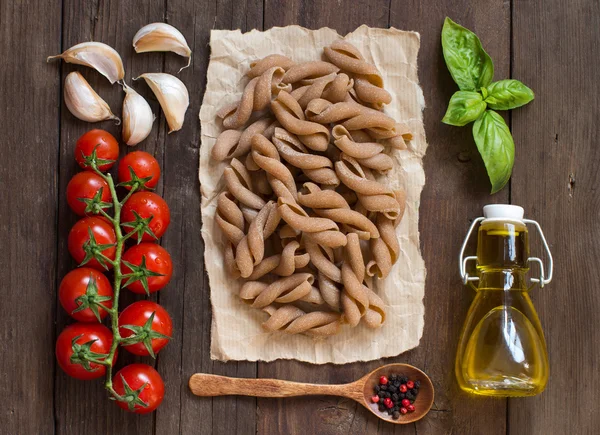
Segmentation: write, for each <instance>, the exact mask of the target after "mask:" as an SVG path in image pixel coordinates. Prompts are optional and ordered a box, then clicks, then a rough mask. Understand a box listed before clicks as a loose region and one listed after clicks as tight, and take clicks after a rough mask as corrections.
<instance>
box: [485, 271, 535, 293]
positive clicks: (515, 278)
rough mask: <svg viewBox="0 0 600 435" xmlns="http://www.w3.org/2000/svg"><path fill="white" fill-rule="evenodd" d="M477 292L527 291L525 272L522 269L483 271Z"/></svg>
mask: <svg viewBox="0 0 600 435" xmlns="http://www.w3.org/2000/svg"><path fill="white" fill-rule="evenodd" d="M477 290H504V291H509V290H512V291H527V279H526V278H525V271H523V270H522V269H506V270H489V271H482V272H481V273H480V275H479V285H478V288H477Z"/></svg>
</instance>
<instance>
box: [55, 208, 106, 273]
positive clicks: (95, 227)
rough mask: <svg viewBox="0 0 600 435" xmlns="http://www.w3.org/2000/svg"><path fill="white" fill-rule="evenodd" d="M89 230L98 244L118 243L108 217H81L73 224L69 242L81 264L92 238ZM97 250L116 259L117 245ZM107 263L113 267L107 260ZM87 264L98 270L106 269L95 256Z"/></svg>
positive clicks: (71, 250) (73, 254) (72, 251)
mask: <svg viewBox="0 0 600 435" xmlns="http://www.w3.org/2000/svg"><path fill="white" fill-rule="evenodd" d="M89 230H91V231H92V235H93V237H94V239H95V241H96V244H97V245H114V244H115V243H117V237H116V235H115V230H114V229H113V226H112V225H111V224H110V223H109V222H108V220H107V219H105V218H103V217H95V216H90V217H84V218H83V219H80V220H79V221H77V222H76V223H75V225H73V228H71V232H70V233H69V239H68V242H67V244H68V248H69V252H70V253H71V256H72V257H73V259H74V260H75V261H76V262H77V263H79V264H81V262H83V260H84V259H85V257H86V252H85V250H84V246H85V245H86V244H87V242H88V241H89V240H90V235H89V233H88V231H89ZM97 250H98V251H99V252H101V253H102V254H103V255H104V256H106V257H108V258H109V259H111V260H114V259H115V251H116V246H111V247H107V248H106V249H104V250H102V251H100V250H99V249H97ZM105 264H106V267H107V268H108V269H111V268H112V265H111V264H109V263H106V262H105ZM82 266H83V265H82ZM85 266H87V267H93V268H94V269H98V270H106V269H105V268H104V267H103V266H102V264H100V263H99V262H98V260H96V259H95V258H92V259H91V260H89V261H87V262H86V263H85Z"/></svg>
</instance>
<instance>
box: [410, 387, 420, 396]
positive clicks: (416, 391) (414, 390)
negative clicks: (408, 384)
mask: <svg viewBox="0 0 600 435" xmlns="http://www.w3.org/2000/svg"><path fill="white" fill-rule="evenodd" d="M410 392H411V393H412V394H413V395H414V396H416V395H417V394H419V391H418V390H417V389H416V388H413V389H412V390H410Z"/></svg>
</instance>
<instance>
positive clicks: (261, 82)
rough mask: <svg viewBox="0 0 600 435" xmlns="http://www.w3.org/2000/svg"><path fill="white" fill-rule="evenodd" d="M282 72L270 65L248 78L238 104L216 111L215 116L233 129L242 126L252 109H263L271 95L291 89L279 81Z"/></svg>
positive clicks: (225, 125)
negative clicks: (258, 74)
mask: <svg viewBox="0 0 600 435" xmlns="http://www.w3.org/2000/svg"><path fill="white" fill-rule="evenodd" d="M284 74H285V71H284V69H283V68H280V67H272V68H269V69H268V70H266V71H265V72H264V73H263V74H262V75H260V76H259V77H255V78H253V79H252V80H250V82H249V83H248V84H247V85H246V88H245V89H244V93H243V94H242V99H241V101H240V103H239V104H238V105H236V106H228V107H226V108H225V109H223V110H220V111H219V112H217V116H219V117H220V118H222V119H223V126H224V127H225V128H233V129H237V128H241V127H243V126H244V125H245V124H246V123H247V122H248V120H249V119H250V116H251V115H252V112H253V111H260V110H263V109H265V108H266V107H267V106H268V105H269V104H270V102H271V97H272V96H273V95H277V94H278V93H279V92H280V91H291V87H290V86H289V85H286V84H283V83H282V82H281V80H282V78H283V76H284Z"/></svg>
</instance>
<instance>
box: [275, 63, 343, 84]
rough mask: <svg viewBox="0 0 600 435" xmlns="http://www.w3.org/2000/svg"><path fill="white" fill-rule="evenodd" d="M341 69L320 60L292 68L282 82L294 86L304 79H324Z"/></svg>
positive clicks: (298, 64)
mask: <svg viewBox="0 0 600 435" xmlns="http://www.w3.org/2000/svg"><path fill="white" fill-rule="evenodd" d="M339 70H340V69H339V68H338V67H337V66H335V65H333V64H331V63H329V62H323V61H320V60H316V61H311V62H303V63H297V64H295V65H293V66H292V67H290V69H288V70H287V71H286V73H285V75H284V76H283V79H282V82H283V83H286V84H293V83H296V82H299V81H300V80H304V79H314V78H317V77H323V76H326V75H328V74H331V73H337V72H338V71H339Z"/></svg>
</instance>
